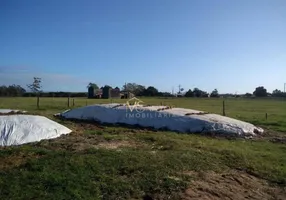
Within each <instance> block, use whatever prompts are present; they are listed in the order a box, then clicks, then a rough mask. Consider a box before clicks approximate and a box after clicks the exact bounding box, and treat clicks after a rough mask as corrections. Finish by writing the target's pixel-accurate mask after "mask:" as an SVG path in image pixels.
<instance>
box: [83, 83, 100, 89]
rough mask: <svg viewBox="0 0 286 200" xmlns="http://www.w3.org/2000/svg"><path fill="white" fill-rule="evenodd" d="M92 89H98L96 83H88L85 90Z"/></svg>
mask: <svg viewBox="0 0 286 200" xmlns="http://www.w3.org/2000/svg"><path fill="white" fill-rule="evenodd" d="M90 87H93V88H94V89H99V87H98V85H97V84H96V83H89V84H88V85H87V86H86V88H90Z"/></svg>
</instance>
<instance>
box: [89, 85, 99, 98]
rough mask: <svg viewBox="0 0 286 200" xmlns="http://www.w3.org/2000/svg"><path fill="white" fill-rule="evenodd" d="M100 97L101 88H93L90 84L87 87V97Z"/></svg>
mask: <svg viewBox="0 0 286 200" xmlns="http://www.w3.org/2000/svg"><path fill="white" fill-rule="evenodd" d="M101 97H102V89H95V88H94V87H92V86H90V87H89V88H88V98H89V99H94V98H98V99H100V98H101Z"/></svg>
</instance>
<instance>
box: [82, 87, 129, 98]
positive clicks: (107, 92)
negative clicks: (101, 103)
mask: <svg viewBox="0 0 286 200" xmlns="http://www.w3.org/2000/svg"><path fill="white" fill-rule="evenodd" d="M132 97H134V94H133V93H131V92H128V91H125V90H124V91H120V89H119V88H117V87H116V88H114V89H113V88H111V87H109V86H104V87H101V89H94V88H93V87H92V86H91V87H89V88H88V98H89V99H94V98H98V99H101V98H102V99H110V98H112V99H129V98H132Z"/></svg>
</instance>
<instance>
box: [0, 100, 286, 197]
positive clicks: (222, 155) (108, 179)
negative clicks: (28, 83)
mask: <svg viewBox="0 0 286 200" xmlns="http://www.w3.org/2000/svg"><path fill="white" fill-rule="evenodd" d="M66 100H67V99H64V98H55V99H52V98H42V99H41V108H40V110H37V109H36V107H35V102H36V100H35V99H34V98H0V108H13V109H24V110H28V111H29V112H33V113H36V114H41V115H45V116H48V117H52V114H54V113H55V112H60V111H63V110H66V109H67V105H66ZM142 100H143V101H144V102H146V103H147V104H157V105H158V104H161V102H162V104H167V105H173V106H176V107H186V108H193V109H198V110H204V111H208V112H213V113H218V114H220V113H221V105H222V100H221V99H184V98H182V99H155V98H144V99H142ZM105 102H106V103H109V102H110V100H86V99H83V98H82V99H81V98H78V99H76V100H75V103H76V106H85V105H86V104H89V105H90V104H94V103H105ZM119 102H121V103H122V102H124V100H119ZM285 110H286V101H283V100H269V99H268V100H263V99H261V100H253V99H248V100H246V99H227V100H226V113H227V115H228V116H231V117H235V118H238V119H243V120H246V121H249V122H254V123H255V124H258V125H262V126H264V127H268V128H270V129H271V130H278V131H282V132H283V131H284V132H286V112H285ZM265 112H267V113H268V120H265ZM57 121H59V122H60V123H62V124H64V125H66V126H68V127H70V128H73V127H75V128H76V127H77V126H78V125H77V124H76V123H74V122H69V121H60V120H57ZM69 138H70V136H67V138H66V140H69ZM79 138H80V137H79ZM93 140H98V141H101V142H102V141H104V142H106V143H116V142H120V141H125V142H127V143H130V144H132V145H130V146H123V147H120V148H115V149H108V148H92V147H87V148H85V149H82V150H78V151H74V150H70V149H69V145H71V144H70V143H67V144H66V143H65V141H64V140H61V142H58V143H57V142H56V141H57V139H55V140H52V141H50V142H47V141H42V142H39V143H36V144H26V145H22V146H17V147H5V148H1V149H0V194H1V199H142V198H143V197H144V196H150V197H152V198H155V199H159V198H161V199H167V198H169V199H179V193H180V192H181V191H183V190H184V189H186V188H187V187H188V185H189V183H190V182H192V181H193V180H195V179H197V178H198V177H193V176H190V175H186V173H185V172H189V171H197V172H202V173H205V172H207V171H215V172H217V173H220V172H223V171H226V170H231V169H236V170H241V171H245V172H248V173H250V174H253V175H255V176H257V177H259V178H262V179H266V180H268V181H269V182H270V183H273V184H278V185H282V186H286V146H285V144H278V143H272V142H270V141H268V140H267V139H261V140H244V139H232V140H227V139H223V138H211V137H204V136H199V135H192V134H178V133H174V132H161V131H157V132H155V131H150V130H144V129H132V128H127V127H111V126H109V127H107V126H104V127H101V129H94V128H92V127H89V128H84V129H83V133H82V134H81V139H80V141H79V139H78V140H75V143H78V142H83V143H88V141H93ZM75 145H76V144H75ZM57 146H59V147H61V148H55V147H57ZM10 161H11V162H12V164H11V163H10ZM5 163H8V164H9V163H10V165H9V167H4V168H2V169H1V166H2V165H3V166H4V164H5ZM13 163H14V164H13Z"/></svg>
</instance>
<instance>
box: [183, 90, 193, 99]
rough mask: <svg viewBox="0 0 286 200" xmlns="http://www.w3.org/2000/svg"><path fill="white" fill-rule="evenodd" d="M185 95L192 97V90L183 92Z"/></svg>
mask: <svg viewBox="0 0 286 200" xmlns="http://www.w3.org/2000/svg"><path fill="white" fill-rule="evenodd" d="M185 97H194V92H193V91H192V90H191V89H189V90H188V91H187V92H186V93H185Z"/></svg>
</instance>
